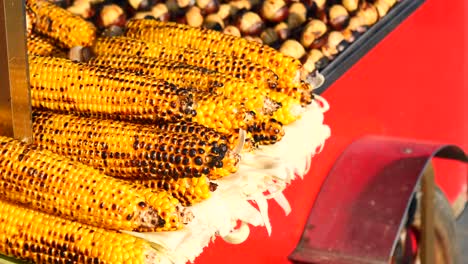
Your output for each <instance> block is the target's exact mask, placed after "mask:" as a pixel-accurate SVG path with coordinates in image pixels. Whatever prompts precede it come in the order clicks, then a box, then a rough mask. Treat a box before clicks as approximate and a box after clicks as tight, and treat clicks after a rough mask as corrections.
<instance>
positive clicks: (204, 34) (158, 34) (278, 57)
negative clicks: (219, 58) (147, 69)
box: [125, 19, 305, 98]
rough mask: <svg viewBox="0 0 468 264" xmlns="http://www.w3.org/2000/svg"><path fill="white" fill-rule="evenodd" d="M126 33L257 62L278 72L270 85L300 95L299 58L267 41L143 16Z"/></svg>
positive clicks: (129, 26)
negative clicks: (260, 41)
mask: <svg viewBox="0 0 468 264" xmlns="http://www.w3.org/2000/svg"><path fill="white" fill-rule="evenodd" d="M125 34H126V36H128V37H132V38H136V39H141V40H146V41H155V42H159V43H163V44H166V45H176V46H178V47H183V48H190V49H200V50H206V51H208V50H209V51H212V52H217V53H220V54H227V55H231V56H236V57H238V58H242V59H247V60H250V61H252V62H256V63H258V64H260V65H263V66H265V67H268V68H269V69H271V70H272V71H273V72H274V73H276V74H277V75H278V78H279V79H278V85H274V86H272V88H274V89H275V90H277V91H281V92H284V93H286V94H288V95H291V96H294V97H296V98H300V97H301V96H302V93H301V91H300V90H301V89H303V87H302V88H301V83H300V80H301V68H302V65H301V62H300V61H299V60H297V59H294V58H292V57H289V56H286V55H283V54H281V53H280V52H278V51H277V50H275V49H273V48H271V47H268V46H266V45H262V44H259V43H255V42H253V41H248V40H246V39H243V38H239V37H235V36H232V35H227V34H222V33H221V32H216V31H213V30H209V29H204V28H192V27H190V26H187V25H182V24H176V23H173V22H159V21H155V20H146V19H145V20H132V21H129V22H128V23H127V25H126V33H125ZM302 77H303V78H304V77H305V76H302ZM298 90H299V92H298Z"/></svg>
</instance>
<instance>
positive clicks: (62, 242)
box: [0, 200, 160, 264]
mask: <svg viewBox="0 0 468 264" xmlns="http://www.w3.org/2000/svg"><path fill="white" fill-rule="evenodd" d="M0 233H1V234H2V235H1V236H0V253H2V254H4V255H8V256H10V257H14V258H18V259H21V260H25V261H28V263H29V262H31V263H113V264H124V263H135V264H149V263H159V260H160V257H158V253H157V252H156V251H155V250H154V249H152V248H151V246H150V245H149V244H148V243H147V242H145V241H143V240H141V239H138V238H135V237H133V236H130V235H127V234H123V233H120V232H116V231H110V230H106V229H103V228H97V227H92V226H89V225H84V224H81V223H78V222H73V221H69V220H65V219H63V218H60V217H55V216H52V215H49V214H45V213H43V212H39V211H35V210H31V209H27V208H25V207H22V206H20V205H18V204H15V203H11V202H7V201H4V200H0Z"/></svg>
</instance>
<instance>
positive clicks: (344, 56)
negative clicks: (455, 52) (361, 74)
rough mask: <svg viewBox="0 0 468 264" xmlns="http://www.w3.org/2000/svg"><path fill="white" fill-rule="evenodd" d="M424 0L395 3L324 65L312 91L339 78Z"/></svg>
mask: <svg viewBox="0 0 468 264" xmlns="http://www.w3.org/2000/svg"><path fill="white" fill-rule="evenodd" d="M424 2H425V0H403V1H401V2H399V3H397V4H396V5H395V6H394V7H393V8H392V9H391V10H390V11H389V12H388V14H387V15H386V16H384V17H383V18H382V19H381V20H379V21H378V22H377V23H376V24H375V25H373V26H372V27H370V28H369V30H367V31H366V32H365V33H363V34H362V35H361V36H359V37H358V38H357V39H356V41H354V42H353V43H351V44H350V45H349V46H348V47H347V48H346V49H345V50H344V51H343V52H341V53H340V54H338V56H337V57H336V59H334V60H333V61H332V62H330V64H328V65H327V66H325V68H324V69H323V70H322V71H321V74H322V75H323V76H324V77H325V82H324V83H323V85H321V86H320V87H319V88H317V89H316V90H315V91H314V92H315V93H316V94H321V93H323V92H324V91H325V90H326V89H328V88H329V87H330V86H331V85H332V84H333V83H334V82H335V81H336V80H337V79H338V78H340V77H341V76H342V75H343V74H344V73H345V72H346V71H347V70H348V69H349V68H351V67H352V66H353V65H354V64H355V63H356V62H358V60H359V59H361V58H362V57H363V56H364V55H365V54H367V53H368V52H369V51H370V50H371V49H372V48H373V47H374V46H375V45H377V43H379V42H380V41H381V40H382V39H383V38H384V37H386V36H387V35H388V34H389V33H390V32H391V31H392V30H393V29H395V28H396V26H398V25H399V24H400V23H401V22H403V20H405V19H406V18H407V17H408V16H409V15H411V14H412V13H413V12H414V11H415V10H416V9H417V8H418V7H419V6H420V5H422V3H424Z"/></svg>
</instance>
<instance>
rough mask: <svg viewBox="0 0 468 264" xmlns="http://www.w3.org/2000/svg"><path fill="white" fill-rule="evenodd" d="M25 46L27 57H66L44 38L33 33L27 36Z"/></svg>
mask: <svg viewBox="0 0 468 264" xmlns="http://www.w3.org/2000/svg"><path fill="white" fill-rule="evenodd" d="M26 44H27V49H28V54H29V55H39V56H53V57H63V58H65V57H66V53H65V52H64V51H63V50H61V49H60V48H58V47H57V46H55V45H54V44H53V43H52V42H50V41H49V40H47V39H46V38H43V37H41V36H39V35H37V34H34V33H32V34H29V35H28V38H27V42H26Z"/></svg>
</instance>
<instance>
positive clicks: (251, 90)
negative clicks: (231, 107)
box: [89, 55, 275, 114]
mask: <svg viewBox="0 0 468 264" xmlns="http://www.w3.org/2000/svg"><path fill="white" fill-rule="evenodd" d="M89 63H90V64H93V65H99V66H111V67H115V68H118V69H123V70H127V71H131V72H136V73H139V74H145V75H148V76H152V77H154V78H157V79H162V80H164V81H167V82H170V83H172V84H174V85H176V86H178V87H180V88H187V89H196V90H199V91H204V92H212V93H216V94H221V95H224V96H226V97H229V98H230V99H232V100H237V101H240V102H242V103H244V104H245V106H246V108H247V109H249V110H252V111H255V112H256V113H261V114H263V113H265V114H269V113H270V112H272V111H274V110H275V108H274V106H273V109H271V108H272V107H271V106H269V105H266V104H267V101H266V100H267V98H266V97H265V96H266V94H267V91H266V90H265V89H261V88H258V87H256V86H254V85H252V84H251V83H248V82H245V81H243V80H241V79H238V78H234V77H230V76H229V75H225V74H221V73H218V72H213V71H209V70H207V69H204V68H199V67H195V66H191V65H187V64H183V63H180V62H174V61H164V60H159V59H155V58H151V57H135V56H126V55H100V56H96V57H94V58H92V59H91V60H90V61H89Z"/></svg>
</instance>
